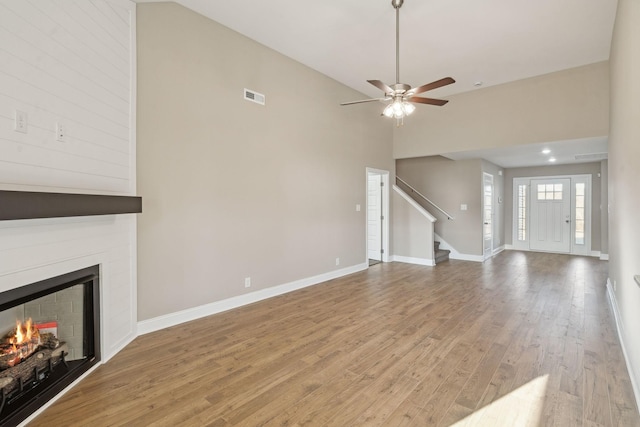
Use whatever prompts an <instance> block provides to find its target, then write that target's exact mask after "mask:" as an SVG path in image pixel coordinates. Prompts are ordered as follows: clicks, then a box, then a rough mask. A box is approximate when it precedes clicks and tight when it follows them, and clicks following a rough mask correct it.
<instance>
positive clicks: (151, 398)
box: [30, 251, 640, 427]
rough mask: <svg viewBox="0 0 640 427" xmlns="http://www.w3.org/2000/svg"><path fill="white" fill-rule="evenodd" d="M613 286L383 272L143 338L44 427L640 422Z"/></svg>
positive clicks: (497, 275) (586, 277)
mask: <svg viewBox="0 0 640 427" xmlns="http://www.w3.org/2000/svg"><path fill="white" fill-rule="evenodd" d="M606 277H607V262H605V261H600V260H598V259H595V258H587V257H573V256H567V255H556V254H546V253H527V252H518V251H505V252H502V253H500V254H499V255H497V256H495V257H494V258H492V259H490V260H487V261H485V262H484V263H475V262H466V261H456V260H451V261H448V262H445V263H442V264H439V265H438V266H436V267H424V266H417V265H408V264H402V263H382V264H378V265H375V266H373V267H371V268H369V269H368V270H366V271H363V272H360V273H356V274H352V275H349V276H346V277H343V278H339V279H335V280H331V281H328V282H326V283H323V284H319V285H316V286H313V287H309V288H305V289H301V290H299V291H296V292H291V293H288V294H286V295H281V296H278V297H274V298H271V299H268V300H265V301H262V302H259V303H256V304H251V305H248V306H245V307H241V308H238V309H235V310H230V311H228V312H224V313H220V314H217V315H214V316H210V317H207V318H204V319H200V320H198V321H194V322H189V323H185V324H182V325H177V326H174V327H171V328H167V329H165V330H162V331H158V332H155V333H151V334H147V335H144V336H141V337H138V338H137V339H136V340H135V341H134V342H133V343H131V344H130V345H129V346H127V347H126V348H125V349H124V350H123V351H121V352H120V353H119V354H117V355H116V356H115V357H114V358H113V359H112V360H110V361H109V362H108V363H106V364H104V365H102V366H99V367H98V368H97V369H96V370H95V371H94V372H93V373H92V374H91V375H89V376H88V377H87V378H86V379H84V380H83V381H81V382H80V383H79V384H78V385H77V386H76V387H74V388H73V389H71V390H70V391H69V392H68V393H66V394H65V395H64V396H63V397H62V398H60V399H59V400H58V401H57V402H55V403H54V404H53V405H51V406H50V407H49V408H48V409H47V410H45V411H44V412H43V413H42V415H40V416H39V417H37V418H36V419H35V420H34V421H33V422H32V423H31V424H30V426H35V427H38V426H52V425H55V426H58V425H60V426H83V427H84V426H87V425H90V426H91V427H103V426H145V427H146V426H163V427H164V426H172V427H173V426H198V427H199V426H212V427H227V426H258V425H264V426H287V427H292V426H341V427H342V426H351V425H363V426H374V425H380V426H410V425H412V426H425V425H438V426H451V425H455V426H456V427H468V426H483V427H484V426H492V427H493V426H510V427H511V426H514V425H518V426H520V425H525V426H526V425H531V426H534V425H535V426H562V427H564V426H612V425H619V426H625V427H627V426H628V427H636V426H637V427H640V416H639V415H638V409H637V408H636V405H635V396H634V394H633V388H632V385H631V381H630V378H629V375H628V373H627V370H626V364H625V360H624V356H623V354H622V350H621V347H620V343H619V342H618V337H617V332H616V329H615V322H614V321H613V317H612V314H611V312H610V308H609V305H608V301H607V295H606V289H605V287H604V285H605V282H606ZM177 285H180V284H177Z"/></svg>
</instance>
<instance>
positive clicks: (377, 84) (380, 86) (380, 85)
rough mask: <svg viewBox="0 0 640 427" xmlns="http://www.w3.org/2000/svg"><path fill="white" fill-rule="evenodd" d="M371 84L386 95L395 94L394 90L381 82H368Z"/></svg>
mask: <svg viewBox="0 0 640 427" xmlns="http://www.w3.org/2000/svg"><path fill="white" fill-rule="evenodd" d="M367 81H368V82H369V83H371V84H372V85H374V86H375V87H377V88H378V89H380V90H382V91H384V93H393V89H391V88H390V87H389V86H387V85H386V84H384V83H382V82H381V81H380V80H367Z"/></svg>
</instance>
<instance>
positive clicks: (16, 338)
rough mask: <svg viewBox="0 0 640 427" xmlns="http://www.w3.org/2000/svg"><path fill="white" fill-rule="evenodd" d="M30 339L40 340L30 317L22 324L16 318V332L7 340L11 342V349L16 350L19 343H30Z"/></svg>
mask: <svg viewBox="0 0 640 427" xmlns="http://www.w3.org/2000/svg"><path fill="white" fill-rule="evenodd" d="M32 341H38V342H39V341H40V333H39V332H38V328H37V327H36V325H35V324H34V323H33V320H31V318H29V319H27V321H26V322H25V323H24V324H23V323H22V322H20V321H19V320H16V332H15V334H14V335H13V337H10V338H9V342H10V343H11V344H13V349H14V350H15V351H17V350H18V346H19V345H23V344H27V343H31V342H32Z"/></svg>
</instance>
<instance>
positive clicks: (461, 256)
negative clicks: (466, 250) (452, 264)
mask: <svg viewBox="0 0 640 427" xmlns="http://www.w3.org/2000/svg"><path fill="white" fill-rule="evenodd" d="M449 258H451V259H459V260H461V261H473V262H484V257H483V256H482V255H469V254H461V253H460V252H458V253H456V254H454V253H453V251H452V252H451V253H450V254H449Z"/></svg>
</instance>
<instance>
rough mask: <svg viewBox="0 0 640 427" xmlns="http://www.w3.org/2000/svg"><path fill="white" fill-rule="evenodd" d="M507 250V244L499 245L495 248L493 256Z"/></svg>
mask: <svg viewBox="0 0 640 427" xmlns="http://www.w3.org/2000/svg"><path fill="white" fill-rule="evenodd" d="M504 250H505V245H502V246H499V247H497V248H495V249H494V250H493V256H496V255H498V254H499V253H500V252H502V251H504Z"/></svg>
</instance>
